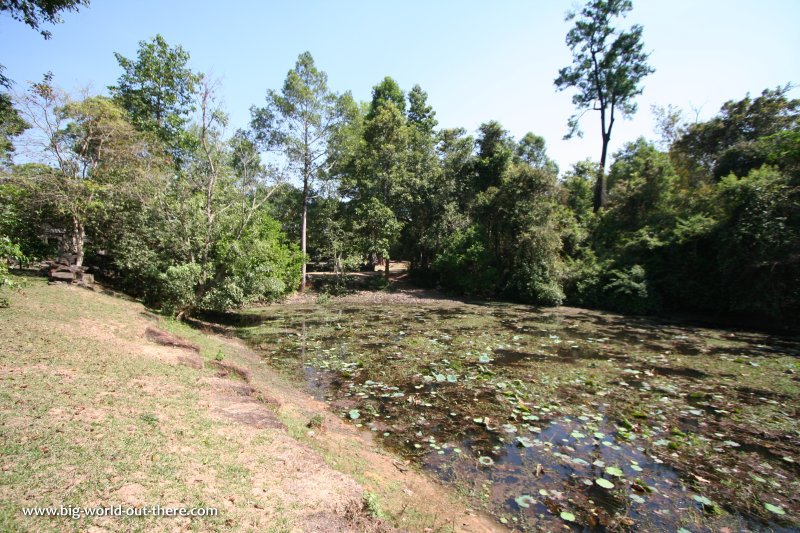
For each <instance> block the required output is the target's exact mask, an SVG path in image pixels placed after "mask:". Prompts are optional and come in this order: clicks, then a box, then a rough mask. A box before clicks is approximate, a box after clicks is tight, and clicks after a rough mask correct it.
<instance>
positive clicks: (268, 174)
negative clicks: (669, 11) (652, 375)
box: [0, 1, 800, 323]
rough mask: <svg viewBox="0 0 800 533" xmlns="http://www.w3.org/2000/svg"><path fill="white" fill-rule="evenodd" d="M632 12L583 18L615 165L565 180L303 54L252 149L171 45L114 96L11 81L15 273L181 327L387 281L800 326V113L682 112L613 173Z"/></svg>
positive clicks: (0, 226) (580, 92)
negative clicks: (84, 286) (367, 92)
mask: <svg viewBox="0 0 800 533" xmlns="http://www.w3.org/2000/svg"><path fill="white" fill-rule="evenodd" d="M33 4H35V2H34V3H33ZM67 4H69V6H70V7H76V6H78V5H80V4H81V3H78V2H68V3H67ZM2 5H3V9H4V10H8V9H11V10H12V15H13V14H14V12H13V7H12V8H8V7H7V5H6V3H3V4H2ZM10 5H12V6H13V5H15V4H14V3H12V4H10ZM630 9H631V5H630V2H625V1H616V2H614V1H612V2H600V1H595V2H591V3H590V4H588V5H587V7H585V8H584V9H583V11H581V12H579V13H576V14H575V15H574V16H573V18H574V19H575V28H574V29H573V30H572V31H571V32H570V33H569V34H568V36H567V45H568V46H569V47H570V48H571V50H572V52H573V57H574V63H573V66H571V67H567V68H565V69H563V70H562V71H561V72H560V73H550V74H549V75H550V76H553V75H556V74H557V75H558V77H557V78H556V79H555V89H558V90H568V91H577V92H576V94H575V96H574V98H573V101H574V103H575V106H576V115H575V116H574V117H573V118H572V119H570V121H569V125H570V127H571V128H572V132H573V133H577V126H578V121H579V119H581V115H582V114H583V113H584V112H591V113H589V115H588V116H586V117H585V118H583V119H582V120H583V121H584V122H586V123H587V124H588V122H589V121H593V120H595V119H596V118H598V117H597V116H595V115H600V116H599V118H600V120H601V125H602V127H603V145H602V147H599V146H598V153H599V154H601V157H600V159H599V162H595V161H591V160H585V161H577V162H575V163H574V164H573V165H572V167H571V168H567V169H563V168H562V169H559V168H558V166H557V165H556V164H555V162H554V161H553V160H551V159H550V158H549V157H548V154H547V150H546V145H545V139H544V138H543V137H541V136H539V135H536V134H535V133H528V134H526V135H524V136H523V137H522V138H520V139H515V138H513V137H512V136H511V135H510V134H509V132H508V131H506V130H505V129H504V127H503V125H502V124H500V123H498V122H495V121H487V122H485V123H483V124H482V125H481V126H480V127H479V128H478V130H477V131H476V132H468V131H466V130H465V129H461V128H457V129H443V128H439V127H438V124H437V120H436V112H435V110H434V109H433V108H432V107H431V106H430V105H429V104H428V102H427V94H426V92H425V91H424V90H423V88H421V87H419V86H413V87H410V88H409V87H400V86H399V85H398V84H397V83H396V82H395V81H394V80H393V79H392V78H391V77H386V78H385V79H383V80H376V81H377V84H376V85H375V86H374V87H373V89H372V99H371V101H369V102H358V101H355V100H354V98H353V97H352V96H351V94H350V93H343V94H337V93H335V92H333V91H332V90H331V89H330V88H329V87H328V83H327V75H326V73H325V72H323V71H322V70H321V69H320V68H319V67H318V66H317V65H316V64H315V62H314V59H313V57H312V55H311V54H310V53H308V52H305V53H302V54H300V55H299V57H298V59H297V62H296V64H295V65H294V67H293V68H291V70H289V71H288V73H287V75H286V78H285V82H284V84H283V86H282V87H279V88H275V89H269V90H266V98H265V100H264V101H263V102H256V103H253V106H252V107H251V108H250V109H251V117H252V118H251V122H250V123H249V124H238V125H233V124H230V123H229V121H228V118H227V116H226V114H225V113H224V112H223V110H222V109H221V108H220V107H219V105H218V102H217V98H216V94H217V93H218V90H217V89H218V82H217V81H216V80H214V79H212V78H210V77H209V76H206V75H203V74H201V73H199V72H195V71H193V70H192V69H191V68H190V67H189V53H188V51H186V50H185V49H183V48H182V47H181V46H179V45H177V44H174V43H168V42H167V41H166V40H165V39H164V38H163V37H161V36H155V37H154V38H152V39H149V40H145V41H142V42H141V43H140V46H139V50H138V53H137V55H136V57H124V56H122V55H121V54H116V59H117V61H118V63H119V77H118V80H117V82H116V84H115V85H114V86H112V87H108V91H106V92H104V93H103V94H93V93H87V94H80V95H76V94H68V93H67V92H65V91H64V90H62V89H61V88H59V86H58V84H57V80H54V79H53V77H52V76H51V75H45V76H44V77H43V79H42V80H41V81H40V82H38V83H34V84H31V85H30V86H29V87H27V88H19V87H17V88H15V90H12V87H11V82H10V80H8V79H6V78H3V80H2V82H3V86H4V87H5V89H6V92H5V93H3V95H2V100H0V123H2V126H1V127H0V149H1V150H2V154H1V156H2V166H1V167H0V168H2V174H0V253H2V255H3V256H5V257H6V258H8V259H9V260H11V262H12V264H15V263H19V264H21V265H29V264H34V263H35V262H36V261H39V260H41V259H45V258H57V257H59V256H61V255H68V256H69V257H70V258H71V259H72V261H73V262H74V263H75V264H77V265H86V266H89V267H91V268H92V269H93V270H94V272H95V273H96V275H97V276H98V277H101V278H102V279H104V280H105V281H106V282H108V283H110V284H112V285H114V286H116V287H118V288H120V289H123V290H125V291H127V292H129V293H130V294H132V295H135V296H137V297H142V298H143V299H144V300H145V301H146V302H147V303H148V304H149V305H152V306H155V307H159V308H162V309H164V310H165V311H167V312H169V313H173V314H176V315H181V316H183V315H186V314H187V313H188V314H190V313H192V312H196V311H201V310H227V309H232V308H236V307H240V306H242V305H245V304H248V303H251V302H258V301H267V300H272V299H276V298H280V297H282V296H283V295H286V294H287V293H289V292H292V291H295V290H297V289H298V288H301V287H302V288H305V284H306V270H307V268H308V267H307V265H309V264H311V265H313V268H314V269H317V270H320V269H327V270H333V271H335V272H336V273H338V274H339V275H340V276H341V278H342V280H344V279H345V277H346V275H347V273H348V272H351V271H353V270H357V269H359V268H362V266H364V265H377V264H384V265H386V268H387V273H388V264H389V260H390V259H391V260H407V261H410V265H411V267H410V268H411V271H410V273H411V277H412V279H413V280H414V281H415V282H416V283H418V284H421V285H424V286H431V287H440V288H442V289H443V290H446V291H450V292H453V293H457V294H463V295H469V296H474V297H487V298H503V299H509V300H514V301H519V302H524V303H530V304H535V305H548V306H549V305H561V304H569V305H576V306H586V307H597V308H605V309H611V310H615V311H622V312H629V313H651V312H676V311H677V312H692V313H702V314H704V315H715V316H723V315H724V316H738V317H740V318H745V319H758V320H762V321H764V320H769V321H780V322H784V323H796V321H797V317H798V316H800V255H798V251H800V100H797V99H792V98H791V97H790V91H791V86H790V85H787V86H785V87H777V88H769V89H766V90H763V92H760V93H756V94H757V96H751V95H742V98H741V100H738V101H729V102H727V103H725V104H724V105H723V106H722V108H721V109H720V110H719V112H718V113H717V114H716V116H714V117H713V118H711V119H709V120H707V121H694V122H693V121H690V120H687V119H686V118H685V117H684V116H683V115H682V113H681V112H680V111H679V110H677V109H676V108H673V107H669V106H668V107H665V108H662V109H660V110H659V112H658V116H659V121H658V130H659V132H660V135H659V138H657V139H654V140H650V139H645V138H639V139H633V140H631V141H630V142H628V143H627V144H625V145H624V147H623V148H622V149H621V150H619V151H617V152H615V153H613V154H610V155H608V156H607V147H608V140H609V139H610V138H611V134H612V129H611V128H612V126H613V124H614V121H615V116H614V113H615V112H616V113H617V115H618V116H621V117H625V116H629V115H631V114H633V113H635V111H636V105H635V97H636V96H637V95H638V94H639V93H641V91H642V85H641V80H642V79H643V78H645V77H646V76H647V75H648V74H649V73H650V72H652V68H651V67H650V66H649V65H648V64H647V60H648V57H647V54H645V53H644V52H643V51H642V50H643V37H642V28H641V27H637V26H633V27H631V28H629V29H628V30H625V31H616V30H614V29H613V28H609V27H608V21H609V20H611V19H615V18H616V19H622V17H623V16H624V15H625V14H626V12H627V11H629V10H630ZM53 13H54V14H57V10H56V11H54V12H53ZM46 14H47V13H45V15H46ZM17 15H19V17H21V18H20V20H22V21H23V22H26V23H28V24H29V25H31V26H32V27H34V28H36V29H38V25H37V22H36V17H35V15H36V12H33V15H34V16H33V18H26V17H25V16H23V15H24V14H23V15H20V14H19V13H17ZM39 15H40V16H42V15H41V13H40V14H39ZM52 16H53V15H51V18H52ZM45 20H47V19H45ZM604 24H605V26H604ZM606 30H608V31H606ZM598 36H599V37H598ZM587 43H591V46H589V45H588V44H587ZM554 46H559V43H554ZM17 89H18V90H17ZM754 89H756V90H760V89H761V88H754ZM595 110H597V111H599V112H600V113H594V111H595ZM565 118H566V117H565ZM594 126H595V124H594V122H592V127H594ZM531 129H532V130H535V129H536V125H535V124H531ZM601 148H602V150H601ZM607 157H608V161H609V162H610V163H608V164H607V162H606V158H607ZM606 167H607V168H606ZM0 277H2V276H1V275H0ZM3 279H5V278H3ZM8 282H9V280H7V279H5V283H8ZM342 282H344V281H342ZM333 288H334V289H335V287H333Z"/></svg>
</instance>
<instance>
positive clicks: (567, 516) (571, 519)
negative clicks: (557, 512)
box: [561, 511, 575, 522]
mask: <svg viewBox="0 0 800 533" xmlns="http://www.w3.org/2000/svg"><path fill="white" fill-rule="evenodd" d="M561 518H562V519H563V520H566V521H567V522H574V521H575V515H574V514H572V513H568V512H567V511H561Z"/></svg>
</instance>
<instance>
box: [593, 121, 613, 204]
mask: <svg viewBox="0 0 800 533" xmlns="http://www.w3.org/2000/svg"><path fill="white" fill-rule="evenodd" d="M609 140H610V137H609V136H608V135H606V134H605V132H604V133H603V151H602V152H601V154H600V170H599V171H598V172H597V182H595V184H594V212H595V213H597V212H598V211H599V210H600V209H602V208H604V207H605V206H606V200H607V195H606V156H607V155H608V141H609Z"/></svg>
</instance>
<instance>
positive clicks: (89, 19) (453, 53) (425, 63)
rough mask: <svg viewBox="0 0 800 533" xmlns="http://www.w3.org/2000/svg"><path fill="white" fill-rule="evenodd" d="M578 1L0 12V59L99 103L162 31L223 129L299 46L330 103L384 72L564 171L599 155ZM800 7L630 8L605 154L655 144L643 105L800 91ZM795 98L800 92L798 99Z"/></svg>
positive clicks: (227, 4)
mask: <svg viewBox="0 0 800 533" xmlns="http://www.w3.org/2000/svg"><path fill="white" fill-rule="evenodd" d="M581 4H582V2H575V1H571V0H547V1H545V0H527V1H523V0H520V1H509V0H497V1H493V2H487V1H485V0H483V1H472V0H469V1H467V0H439V1H436V0H428V1H427V2H426V1H418V0H405V1H402V2H388V1H381V0H374V1H347V0H338V1H335V0H328V1H322V0H318V1H311V0H293V1H288V0H283V1H273V2H267V1H256V0H252V1H243V0H228V1H224V2H209V1H205V0H194V1H184V0H180V1H179V0H135V1H128V2H123V1H120V0H92V2H91V5H90V6H89V7H88V8H84V9H82V10H81V11H80V12H79V13H69V14H67V15H66V16H65V17H64V18H65V22H64V24H61V25H58V26H55V27H52V28H49V29H51V30H52V32H53V37H52V39H51V40H49V41H45V40H44V39H42V38H41V37H40V36H39V35H38V33H37V32H35V31H33V30H31V29H30V28H28V27H27V26H25V25H24V24H21V23H19V22H16V21H12V20H11V19H10V17H8V16H7V15H0V63H1V64H4V65H5V66H6V68H7V71H6V74H7V75H8V76H10V77H11V78H12V79H14V80H16V81H17V83H18V86H17V88H18V89H19V88H24V87H25V84H26V82H27V81H31V80H33V81H36V80H39V79H41V76H42V74H43V73H45V72H47V71H48V70H49V71H52V72H53V74H54V76H55V82H56V83H57V84H58V85H60V86H62V87H64V88H65V89H67V90H71V91H76V90H78V89H80V88H83V87H87V86H88V87H90V88H91V89H93V90H94V91H95V92H100V93H103V92H105V91H106V87H107V86H108V85H111V84H113V83H114V82H115V81H116V79H117V78H118V77H119V75H120V72H121V71H120V68H119V66H118V64H117V62H116V60H115V58H114V54H113V53H114V52H120V53H121V54H123V55H124V56H126V57H135V55H136V50H137V47H138V42H139V41H140V40H143V39H149V38H151V37H153V36H154V35H156V34H157V33H160V34H162V35H163V36H164V38H165V39H166V40H167V42H168V43H170V44H171V45H176V44H180V45H182V46H183V47H184V48H185V49H186V50H187V51H188V52H189V53H190V54H191V66H192V68H194V69H195V70H198V71H203V72H207V73H209V72H210V73H212V74H213V75H214V76H215V77H218V78H221V81H222V90H221V94H222V97H223V99H224V104H225V109H226V111H227V112H228V113H229V114H230V117H231V124H232V127H234V128H235V127H244V126H246V125H247V123H248V121H249V111H248V110H249V107H250V106H251V105H253V104H256V105H262V104H263V102H264V95H265V92H266V90H267V89H269V88H274V89H278V88H280V86H281V84H282V82H283V79H284V78H285V76H286V72H287V71H288V70H289V69H290V68H292V67H293V65H294V62H295V60H296V58H297V55H298V54H300V53H301V52H304V51H306V50H308V51H310V52H311V53H312V55H313V56H314V58H315V60H316V63H317V66H318V67H319V68H321V69H322V70H324V71H326V72H327V73H328V75H329V80H330V85H331V87H332V88H333V89H334V90H336V91H345V90H350V91H352V92H353V95H354V96H355V97H356V98H357V99H360V100H368V99H369V98H370V92H371V89H372V86H373V85H375V84H376V83H378V82H379V81H380V80H381V79H382V78H383V77H384V76H387V75H389V76H392V77H394V78H395V79H396V80H397V81H398V83H399V84H400V85H401V87H403V89H405V90H408V89H410V88H411V87H412V86H413V85H414V84H415V83H419V84H420V85H421V86H422V88H423V89H424V90H426V91H427V92H428V95H429V102H430V103H431V104H432V105H433V107H434V109H435V110H436V112H437V118H438V119H439V123H440V126H442V127H464V128H466V129H467V130H469V131H470V132H474V130H475V129H476V128H477V127H478V125H479V124H480V123H481V122H485V121H488V120H498V121H500V122H501V123H502V124H503V125H504V126H505V127H506V128H507V129H508V130H510V131H511V133H512V134H513V135H514V136H515V137H517V138H520V137H521V136H522V135H524V134H525V132H527V131H532V132H534V133H537V134H539V135H542V136H544V138H545V139H546V140H547V145H548V152H549V154H550V156H551V157H553V158H554V159H556V161H558V163H559V165H560V166H561V168H562V170H565V169H567V168H569V166H570V165H571V164H572V163H573V162H575V161H578V160H580V159H583V158H586V157H590V158H593V159H595V160H597V159H599V151H600V143H599V119H598V117H597V116H596V115H597V113H589V114H587V115H586V116H585V117H584V119H583V122H582V125H583V126H584V130H585V131H586V136H585V137H584V139H574V140H570V141H564V140H562V137H563V135H564V133H565V132H566V122H567V119H568V117H569V116H570V115H571V114H572V111H573V108H572V104H571V101H570V96H571V94H570V93H569V92H568V91H567V92H562V93H557V92H556V91H555V88H554V86H553V79H554V78H555V77H556V76H557V74H558V69H559V68H561V67H563V66H566V65H568V64H569V62H570V53H569V50H568V49H567V47H566V45H565V44H564V37H565V35H566V32H567V31H568V29H569V27H570V26H571V24H570V23H568V22H565V21H564V15H565V13H566V12H567V11H569V10H570V9H575V8H577V7H580V5H581ZM798 21H800V1H799V0H760V1H759V0H749V1H745V0H670V1H655V0H634V9H633V12H632V13H631V14H630V15H629V16H628V18H627V19H626V21H625V22H624V23H625V24H632V23H639V24H642V25H643V26H644V42H645V47H646V49H647V50H649V51H650V52H651V56H650V64H651V65H652V66H653V67H654V68H655V69H656V72H655V74H653V75H651V76H649V77H648V78H646V79H645V89H644V93H643V95H642V96H640V97H639V99H638V102H639V112H638V113H637V115H635V117H634V118H633V119H632V120H630V121H625V122H617V124H616V125H615V128H614V131H613V133H612V142H611V149H612V150H616V149H618V148H619V147H621V146H622V145H623V144H624V143H625V142H627V141H631V140H634V139H635V138H636V137H638V136H639V135H644V136H646V137H651V138H653V137H655V134H654V132H653V119H652V116H651V113H650V109H649V108H650V105H651V104H654V103H655V104H659V105H667V104H673V105H676V106H678V107H680V108H683V109H685V110H686V111H687V112H688V114H689V116H690V117H691V118H692V119H694V117H695V114H696V113H695V111H693V110H699V115H698V116H699V118H700V119H704V118H708V117H710V116H712V115H713V114H714V113H716V111H717V110H718V109H719V107H720V105H721V104H722V103H723V102H725V101H726V100H731V99H737V100H738V99H741V98H743V97H744V96H745V94H746V93H748V92H750V93H751V94H754V95H756V94H758V93H760V92H761V91H762V90H763V89H765V88H768V87H769V88H774V87H776V86H778V85H784V84H786V83H788V82H794V83H800V29H799V26H798ZM792 95H793V96H795V97H800V90H798V89H795V90H793V92H792Z"/></svg>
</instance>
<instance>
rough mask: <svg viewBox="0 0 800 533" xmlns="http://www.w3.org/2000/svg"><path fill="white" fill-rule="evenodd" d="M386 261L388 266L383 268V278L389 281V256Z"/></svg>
mask: <svg viewBox="0 0 800 533" xmlns="http://www.w3.org/2000/svg"><path fill="white" fill-rule="evenodd" d="M384 260H385V261H386V264H385V265H384V267H383V276H384V277H385V278H386V279H389V256H388V255H387V256H386V258H385V259H384Z"/></svg>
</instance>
